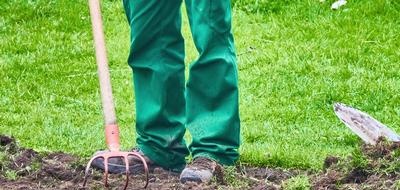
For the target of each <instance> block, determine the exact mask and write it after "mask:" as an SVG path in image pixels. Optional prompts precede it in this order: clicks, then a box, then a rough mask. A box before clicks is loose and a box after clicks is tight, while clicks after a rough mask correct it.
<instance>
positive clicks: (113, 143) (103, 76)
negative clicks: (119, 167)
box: [83, 0, 148, 189]
mask: <svg viewBox="0 0 400 190" xmlns="http://www.w3.org/2000/svg"><path fill="white" fill-rule="evenodd" d="M89 9H90V16H91V20H92V30H93V38H94V45H95V50H96V62H97V69H98V75H99V81H100V92H101V100H102V106H103V115H104V122H105V137H106V144H107V147H108V150H107V151H104V152H102V153H100V154H98V155H95V156H94V157H92V158H91V159H90V161H89V163H88V164H87V166H86V170H85V178H84V182H83V187H85V186H86V182H87V178H88V174H89V169H90V166H91V164H92V162H93V161H94V160H95V159H97V158H103V159H104V185H105V186H106V187H107V186H108V183H107V179H108V163H109V159H110V158H120V159H122V160H123V161H124V163H125V165H126V172H125V173H126V182H125V187H124V189H126V188H127V186H128V183H129V162H128V156H129V157H131V156H132V157H136V158H138V159H139V160H141V161H142V163H143V166H144V174H145V176H146V183H145V186H144V188H146V187H147V185H148V166H147V163H146V161H145V159H144V158H143V156H141V155H140V154H139V153H137V152H124V151H121V150H120V143H119V130H118V125H117V121H116V120H117V119H116V116H115V109H114V103H113V97H112V90H111V81H110V73H109V69H108V63H107V55H106V47H105V41H104V34H103V28H102V27H103V26H102V19H101V10H100V2H99V0H89Z"/></svg>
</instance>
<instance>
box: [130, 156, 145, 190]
mask: <svg viewBox="0 0 400 190" xmlns="http://www.w3.org/2000/svg"><path fill="white" fill-rule="evenodd" d="M129 155H131V156H134V157H137V158H139V159H140V161H142V163H143V169H144V174H145V175H146V184H145V185H144V187H143V188H144V189H146V188H147V186H148V185H149V167H148V166H147V162H146V160H145V159H144V158H143V156H142V155H140V154H139V153H136V152H129V153H128V155H127V156H129Z"/></svg>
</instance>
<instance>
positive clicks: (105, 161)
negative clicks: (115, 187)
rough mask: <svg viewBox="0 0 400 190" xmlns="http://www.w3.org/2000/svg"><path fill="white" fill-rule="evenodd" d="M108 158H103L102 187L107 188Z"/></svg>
mask: <svg viewBox="0 0 400 190" xmlns="http://www.w3.org/2000/svg"><path fill="white" fill-rule="evenodd" d="M109 158H110V157H108V156H104V186H105V187H108V159H109Z"/></svg>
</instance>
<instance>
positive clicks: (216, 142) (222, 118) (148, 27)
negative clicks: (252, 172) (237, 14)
mask: <svg viewBox="0 0 400 190" xmlns="http://www.w3.org/2000/svg"><path fill="white" fill-rule="evenodd" d="M185 3H186V9H187V14H188V16H189V22H190V28H191V31H192V35H193V38H194V42H195V45H196V48H197V50H198V52H199V57H198V59H197V60H196V61H195V62H194V63H192V64H191V66H190V69H189V79H188V81H187V82H186V83H185V65H184V57H185V52H184V39H183V37H182V34H181V4H182V0H124V8H125V12H126V15H127V18H128V21H129V25H130V28H131V48H130V54H129V58H128V63H129V65H130V67H131V68H132V69H133V79H134V86H135V88H134V89H135V98H136V131H137V140H136V142H137V146H138V147H139V148H140V149H141V150H142V151H143V152H144V154H145V155H147V156H148V157H149V158H150V159H151V160H153V161H154V162H155V163H156V164H159V165H161V166H163V167H164V168H168V169H171V170H176V171H179V170H181V169H183V167H184V166H185V157H186V156H188V155H189V153H191V154H192V156H193V158H196V157H199V156H204V157H208V158H211V159H214V160H216V161H218V162H220V163H222V164H226V165H231V164H233V163H234V162H235V161H236V160H237V159H238V147H239V141H240V121H239V111H238V84H237V80H238V76H237V65H236V55H235V49H234V41H233V35H232V32H231V7H230V0H187V1H186V2H185ZM186 128H187V129H188V130H189V132H190V134H191V136H192V142H191V144H190V145H189V146H188V147H187V146H186V144H185V141H184V139H183V136H184V134H185V131H186Z"/></svg>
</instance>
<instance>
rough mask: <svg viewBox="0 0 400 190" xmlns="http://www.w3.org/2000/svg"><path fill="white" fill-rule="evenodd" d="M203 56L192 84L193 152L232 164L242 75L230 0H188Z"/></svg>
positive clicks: (189, 97) (189, 102)
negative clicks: (238, 62)
mask: <svg viewBox="0 0 400 190" xmlns="http://www.w3.org/2000/svg"><path fill="white" fill-rule="evenodd" d="M186 7H187V11H188V16H189V22H190V27H191V30H192V35H193V38H194V42H195V45H196V48H197V50H198V52H199V58H198V59H197V60H196V61H195V62H194V63H192V65H191V67H190V72H189V80H188V82H187V85H186V102H187V103H186V111H187V128H188V130H189V131H190V133H191V135H192V138H193V141H192V143H191V144H190V146H189V149H190V151H191V153H192V155H193V158H194V159H196V158H197V157H207V158H211V159H212V160H215V161H217V162H219V163H220V164H225V165H232V164H233V163H234V162H235V161H236V160H237V159H238V156H239V154H238V148H239V143H240V142H239V141H240V121H239V111H238V107H239V105H238V82H237V81H238V76H237V65H236V55H235V48H234V41H233V35H232V31H231V7H230V0H218V1H216V0H202V1H193V0H186Z"/></svg>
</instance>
